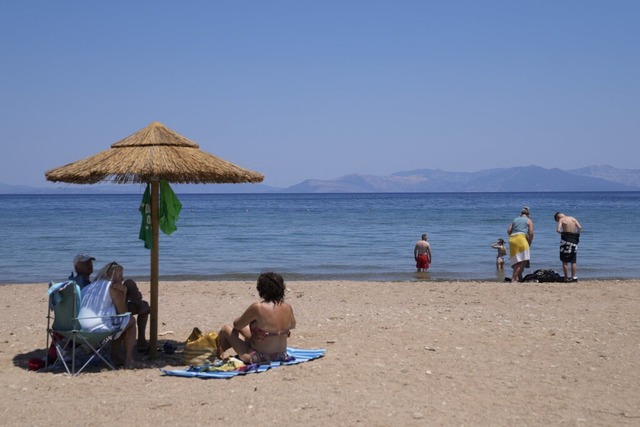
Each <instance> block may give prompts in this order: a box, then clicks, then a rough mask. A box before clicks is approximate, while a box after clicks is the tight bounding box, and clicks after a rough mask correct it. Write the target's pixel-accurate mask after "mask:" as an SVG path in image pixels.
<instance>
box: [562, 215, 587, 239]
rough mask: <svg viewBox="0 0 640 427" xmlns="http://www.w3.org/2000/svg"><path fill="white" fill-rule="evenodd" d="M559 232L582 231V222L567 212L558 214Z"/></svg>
mask: <svg viewBox="0 0 640 427" xmlns="http://www.w3.org/2000/svg"><path fill="white" fill-rule="evenodd" d="M556 231H557V232H558V233H562V232H565V233H578V234H580V232H582V226H581V225H580V222H579V221H578V220H577V219H576V218H574V217H572V216H568V215H565V214H560V215H558V228H557V230H556Z"/></svg>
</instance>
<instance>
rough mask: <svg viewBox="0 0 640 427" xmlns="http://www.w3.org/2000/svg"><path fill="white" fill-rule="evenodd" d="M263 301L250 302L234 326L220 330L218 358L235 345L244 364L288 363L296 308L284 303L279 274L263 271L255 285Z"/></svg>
mask: <svg viewBox="0 0 640 427" xmlns="http://www.w3.org/2000/svg"><path fill="white" fill-rule="evenodd" d="M256 288H257V290H258V294H259V295H260V299H261V301H260V302H254V303H253V304H251V305H250V306H249V307H248V308H247V309H246V310H245V312H244V313H243V314H242V315H241V316H240V317H238V318H237V319H236V320H235V321H234V322H233V325H229V324H226V325H224V326H223V327H222V329H220V332H219V333H218V357H220V358H221V357H222V355H223V354H224V352H225V351H226V350H228V349H230V348H233V349H234V350H235V351H236V352H237V353H238V358H239V359H240V360H242V361H243V362H245V363H248V364H251V363H258V364H259V363H267V362H272V361H274V362H275V361H278V362H285V361H287V359H288V358H289V356H288V354H287V338H288V337H289V335H290V331H291V329H294V328H295V327H296V319H295V317H294V315H293V308H292V307H291V305H289V304H288V303H286V302H284V292H285V289H286V287H285V284H284V279H283V278H282V276H280V275H279V274H277V273H272V272H269V273H263V274H261V275H260V277H259V278H258V283H257V286H256Z"/></svg>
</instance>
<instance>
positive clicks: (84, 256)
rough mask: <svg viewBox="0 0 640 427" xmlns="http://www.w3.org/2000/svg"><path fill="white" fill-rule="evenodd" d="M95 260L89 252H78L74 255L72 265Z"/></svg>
mask: <svg viewBox="0 0 640 427" xmlns="http://www.w3.org/2000/svg"><path fill="white" fill-rule="evenodd" d="M89 260H91V261H95V260H96V259H95V258H94V257H92V256H91V255H89V254H86V253H80V254H78V255H76V256H75V258H73V265H76V264H77V263H79V262H85V261H89Z"/></svg>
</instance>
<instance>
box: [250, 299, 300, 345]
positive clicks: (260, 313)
mask: <svg viewBox="0 0 640 427" xmlns="http://www.w3.org/2000/svg"><path fill="white" fill-rule="evenodd" d="M253 308H254V310H255V313H256V316H255V318H254V319H253V320H252V321H251V323H250V324H249V328H250V331H251V344H252V347H253V348H255V349H256V350H258V351H261V352H265V353H275V352H279V351H284V350H285V349H286V347H287V338H288V337H289V335H290V334H289V331H290V330H291V329H293V328H295V317H294V316H293V309H292V308H291V305H289V304H288V303H285V302H282V303H272V302H266V301H262V302H257V303H254V304H253Z"/></svg>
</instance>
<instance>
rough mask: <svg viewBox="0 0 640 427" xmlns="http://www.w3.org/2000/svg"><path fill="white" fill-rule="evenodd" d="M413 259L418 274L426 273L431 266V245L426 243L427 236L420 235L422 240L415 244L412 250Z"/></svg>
mask: <svg viewBox="0 0 640 427" xmlns="http://www.w3.org/2000/svg"><path fill="white" fill-rule="evenodd" d="M413 257H414V258H415V260H416V269H417V271H418V272H420V271H427V270H428V269H429V265H430V264H431V245H430V244H429V242H427V234H426V233H425V234H423V235H422V240H418V241H417V242H416V246H415V247H414V248H413Z"/></svg>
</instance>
